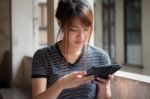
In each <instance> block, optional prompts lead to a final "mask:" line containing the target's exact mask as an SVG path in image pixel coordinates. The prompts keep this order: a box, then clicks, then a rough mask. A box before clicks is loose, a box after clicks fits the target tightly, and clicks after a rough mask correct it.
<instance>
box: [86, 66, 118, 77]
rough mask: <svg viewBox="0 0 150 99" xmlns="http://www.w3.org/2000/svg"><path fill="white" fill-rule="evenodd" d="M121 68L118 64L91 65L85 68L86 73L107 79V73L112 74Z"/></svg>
mask: <svg viewBox="0 0 150 99" xmlns="http://www.w3.org/2000/svg"><path fill="white" fill-rule="evenodd" d="M120 68H121V66H120V65H119V64H109V65H101V66H99V67H91V68H89V69H88V70H87V75H94V77H100V78H104V79H107V78H108V75H111V74H114V73H115V72H116V71H118V70H119V69H120Z"/></svg>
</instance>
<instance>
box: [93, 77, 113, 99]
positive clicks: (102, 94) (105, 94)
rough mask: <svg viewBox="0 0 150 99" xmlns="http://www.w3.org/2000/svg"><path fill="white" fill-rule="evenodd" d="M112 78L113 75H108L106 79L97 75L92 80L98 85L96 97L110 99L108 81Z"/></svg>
mask: <svg viewBox="0 0 150 99" xmlns="http://www.w3.org/2000/svg"><path fill="white" fill-rule="evenodd" d="M113 78H114V76H113V75H109V77H108V79H103V78H99V77H97V78H96V79H95V81H94V82H95V83H96V84H97V87H98V97H99V98H100V99H110V98H111V88H110V81H111V80H112V79H113ZM100 89H101V90H100ZM99 90H100V91H99ZM99 98H98V99H99Z"/></svg>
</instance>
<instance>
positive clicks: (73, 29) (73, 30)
mask: <svg viewBox="0 0 150 99" xmlns="http://www.w3.org/2000/svg"><path fill="white" fill-rule="evenodd" d="M70 31H72V32H77V31H78V29H75V28H70Z"/></svg>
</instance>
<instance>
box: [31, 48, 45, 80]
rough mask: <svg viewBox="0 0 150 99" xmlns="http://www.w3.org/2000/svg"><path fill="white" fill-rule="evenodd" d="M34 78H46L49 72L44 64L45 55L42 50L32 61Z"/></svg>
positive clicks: (37, 52) (38, 51) (35, 54)
mask: <svg viewBox="0 0 150 99" xmlns="http://www.w3.org/2000/svg"><path fill="white" fill-rule="evenodd" d="M31 77H32V78H46V77H47V72H46V67H45V62H44V53H43V52H42V50H41V49H39V50H37V51H36V52H35V53H34V55H33V60H32V75H31Z"/></svg>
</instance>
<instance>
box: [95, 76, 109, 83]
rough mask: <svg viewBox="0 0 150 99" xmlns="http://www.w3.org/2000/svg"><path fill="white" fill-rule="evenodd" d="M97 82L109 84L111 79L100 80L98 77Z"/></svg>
mask: <svg viewBox="0 0 150 99" xmlns="http://www.w3.org/2000/svg"><path fill="white" fill-rule="evenodd" d="M96 80H97V81H99V82H103V83H107V82H109V79H103V78H99V77H97V78H96Z"/></svg>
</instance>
